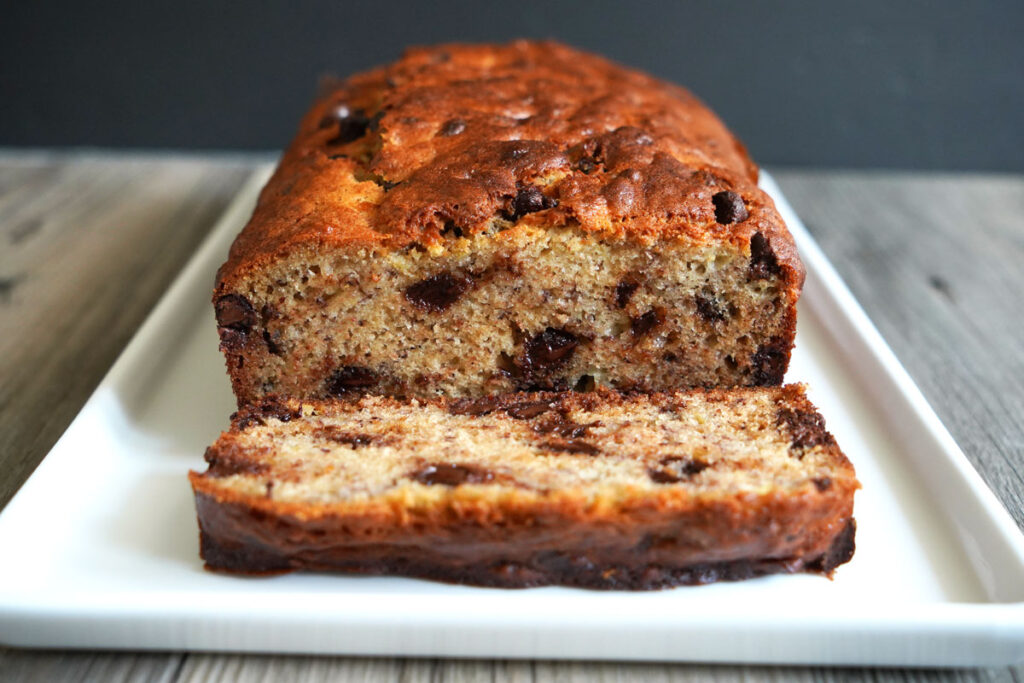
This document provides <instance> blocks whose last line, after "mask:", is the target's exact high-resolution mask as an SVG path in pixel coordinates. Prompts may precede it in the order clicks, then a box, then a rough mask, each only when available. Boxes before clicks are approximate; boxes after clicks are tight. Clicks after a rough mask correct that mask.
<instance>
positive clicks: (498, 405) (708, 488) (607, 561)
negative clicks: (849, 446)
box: [190, 385, 859, 590]
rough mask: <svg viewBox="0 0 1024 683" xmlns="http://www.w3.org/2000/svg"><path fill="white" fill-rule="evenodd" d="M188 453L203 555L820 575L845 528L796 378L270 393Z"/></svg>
mask: <svg viewBox="0 0 1024 683" xmlns="http://www.w3.org/2000/svg"><path fill="white" fill-rule="evenodd" d="M206 459H207V461H208V462H209V469H208V470H207V471H206V472H205V473H203V474H199V473H196V472H192V473H191V474H190V478H191V481H192V486H193V488H194V491H195V496H196V506H197V510H198V516H199V525H200V530H201V533H200V539H201V551H202V557H203V558H204V559H205V561H206V566H207V567H208V568H210V569H214V570H223V571H229V572H246V573H264V572H282V571H291V570H298V569H310V570H337V571H342V572H356V573H369V574H400V575H407V576H418V577H426V578H432V579H439V580H443V581H451V582H460V583H469V584H479V585H487V586H506V587H523V586H537V585H544V584H566V585H575V586H586V587H590V588H604V589H637V590H641V589H654V588H662V587H667V586H673V585H677V584H695V583H707V582H711V581H716V580H735V579H743V578H748V577H752V576H758V575H761V574H767V573H772V572H798V571H810V572H819V573H824V574H831V572H832V570H833V569H834V568H835V567H836V566H837V565H839V564H842V563H844V562H846V561H847V560H849V559H850V557H851V555H852V553H853V547H854V546H853V540H854V520H853V495H854V491H855V490H856V489H857V488H858V486H859V485H858V483H857V480H856V478H855V475H854V470H853V467H852V466H851V464H850V463H849V461H847V459H846V457H844V455H843V454H842V452H841V451H840V450H839V448H838V446H837V445H836V443H835V440H834V439H833V438H832V436H831V435H830V434H829V433H828V432H827V431H825V428H824V423H823V420H822V418H821V416H820V415H818V413H817V412H816V411H815V409H814V407H813V406H812V405H811V404H810V403H809V402H808V401H807V399H806V397H805V395H804V391H803V388H802V387H801V386H799V385H790V386H786V387H773V388H761V389H734V390H710V391H704V390H695V391H690V392H680V393H668V394H652V395H622V394H619V393H615V392H611V391H597V392H591V393H572V392H569V393H525V394H513V395H506V396H501V397H495V398H485V399H462V400H445V399H441V400H433V401H429V402H420V401H417V400H412V401H399V400H395V399H390V398H381V397H364V398H361V399H359V400H355V401H349V402H345V401H333V402H331V401H328V402H317V401H311V402H299V401H296V400H276V399H268V400H266V401H264V402H262V403H260V404H258V405H253V406H249V407H247V408H245V409H243V410H241V411H240V412H238V413H236V415H235V416H234V419H233V422H232V426H231V430H230V431H228V432H225V433H224V434H222V435H221V437H220V438H219V439H218V440H217V442H216V443H215V444H214V445H213V446H211V447H210V448H209V449H208V450H207V453H206Z"/></svg>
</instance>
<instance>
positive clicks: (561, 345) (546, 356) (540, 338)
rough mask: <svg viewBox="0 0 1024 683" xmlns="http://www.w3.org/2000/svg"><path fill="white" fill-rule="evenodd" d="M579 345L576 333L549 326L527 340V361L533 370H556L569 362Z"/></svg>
mask: <svg viewBox="0 0 1024 683" xmlns="http://www.w3.org/2000/svg"><path fill="white" fill-rule="evenodd" d="M577 346H579V341H577V339H576V335H574V334H572V333H570V332H566V331H565V330H559V329H556V328H554V327H549V328H547V329H545V330H544V331H543V332H541V333H540V334H537V335H535V336H533V337H532V338H531V339H530V340H529V341H527V342H526V363H527V365H528V366H529V368H530V370H531V371H539V370H555V369H557V368H560V367H562V366H563V365H565V364H567V363H568V362H569V360H570V359H571V358H572V355H573V351H575V349H576V347H577Z"/></svg>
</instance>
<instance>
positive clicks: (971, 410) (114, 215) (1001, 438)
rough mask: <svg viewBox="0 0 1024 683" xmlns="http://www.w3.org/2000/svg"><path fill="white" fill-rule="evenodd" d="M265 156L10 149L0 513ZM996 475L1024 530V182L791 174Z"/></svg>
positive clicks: (330, 665) (249, 661) (624, 668)
mask: <svg viewBox="0 0 1024 683" xmlns="http://www.w3.org/2000/svg"><path fill="white" fill-rule="evenodd" d="M251 167H252V163H251V161H248V160H245V159H239V158H227V159H225V158H213V157H210V158H195V157H193V158H185V157H176V158H172V157H146V156H138V155H136V156H125V155H121V156H111V155H94V154H87V155H82V154H74V155H59V154H27V155H26V154H13V155H12V154H3V155H0V245H2V247H0V330H2V331H3V332H4V334H2V335H0V377H2V378H3V382H2V384H0V507H2V506H3V505H4V504H5V503H6V502H7V500H9V499H10V497H11V496H12V495H13V493H14V492H15V491H16V490H17V488H18V487H19V486H20V485H21V483H22V482H23V481H24V480H25V478H27V476H28V475H29V473H30V472H31V470H32V469H34V467H35V466H36V465H37V464H38V462H39V460H40V459H41V458H42V457H43V455H44V454H45V453H46V452H47V450H48V449H49V448H50V447H51V446H52V444H53V443H54V442H55V441H56V439H57V438H58V437H59V436H60V434H61V433H62V432H63V430H64V429H65V427H66V426H67V425H68V424H69V423H70V421H71V419H72V418H73V417H74V415H75V414H76V413H77V411H78V410H79V409H80V408H81V406H82V404H83V403H84V402H85V399H86V398H87V397H88V395H89V393H90V392H91V391H92V389H93V388H94V387H95V386H96V384H97V383H98V382H99V381H100V379H102V377H103V374H104V373H105V372H106V370H107V369H108V368H109V367H110V365H111V364H112V363H113V361H114V359H115V358H116V357H117V354H118V353H119V352H120V350H121V348H123V346H124V345H125V343H127V341H128V339H130V338H131V335H132V333H133V332H134V331H135V329H136V328H137V327H138V325H139V324H140V323H141V321H142V320H143V319H144V317H145V315H146V313H147V312H148V311H149V310H150V309H151V307H152V306H153V305H154V304H155V302H156V301H157V299H158V298H159V296H160V294H161V293H162V292H163V291H164V290H165V288H166V287H167V285H168V284H169V282H170V281H171V279H172V278H173V277H174V275H175V273H176V272H177V271H178V270H179V269H180V268H181V266H182V265H183V264H184V263H185V261H186V260H187V258H188V256H189V255H190V254H191V253H192V251H193V250H194V249H195V247H196V245H197V244H198V242H199V241H200V240H201V238H202V237H203V235H204V234H205V233H206V231H207V230H208V229H209V228H210V227H211V226H212V225H213V223H214V221H215V220H216V218H217V217H218V215H219V214H220V212H221V211H222V210H223V209H224V208H225V207H226V205H227V203H228V202H229V201H230V200H231V197H232V195H233V193H234V192H235V191H236V190H237V188H238V187H239V186H240V184H241V183H242V182H243V180H244V178H245V177H246V175H247V172H248V170H249V169H250V168H251ZM775 175H776V178H777V179H778V180H779V181H780V184H781V185H782V187H783V189H784V191H785V192H786V194H787V196H788V197H789V199H790V201H791V202H792V204H793V205H794V207H795V208H796V210H797V212H798V213H799V214H800V215H801V217H802V218H803V219H804V220H805V221H806V223H807V224H808V227H809V228H810V230H811V232H812V233H814V235H815V237H816V238H817V239H818V241H819V242H820V244H821V246H822V248H823V249H824V250H825V252H826V253H827V254H828V255H829V257H830V258H831V259H832V262H833V263H834V264H835V265H836V267H837V269H838V270H839V271H840V273H841V274H842V276H843V277H844V279H845V280H846V282H847V283H848V284H849V285H850V287H851V289H852V290H853V292H854V294H855V296H857V298H858V299H859V300H860V302H861V303H862V305H863V306H864V308H865V309H866V310H867V312H868V314H869V315H870V316H871V318H872V320H874V322H875V324H876V325H878V327H879V329H880V330H881V332H882V334H883V336H884V337H885V338H886V340H887V341H888V342H889V343H890V344H891V345H892V347H893V349H894V350H895V352H896V355H897V356H898V357H899V358H900V360H901V361H902V362H903V363H904V364H905V365H906V367H907V369H908V370H909V371H910V374H911V375H912V376H913V378H914V379H915V381H917V382H918V384H919V385H920V386H921V388H922V390H923V391H924V393H925V395H926V396H927V398H928V400H929V401H931V403H932V405H933V406H934V407H935V409H936V411H937V412H938V413H939V415H940V417H941V418H942V420H943V421H944V422H945V423H946V425H947V426H948V427H949V428H950V431H952V433H953V435H954V437H955V438H956V439H957V441H958V443H959V444H960V445H961V446H962V447H963V449H964V451H965V452H966V453H967V455H968V457H969V458H970V459H971V461H972V462H973V463H974V464H975V466H976V467H977V468H978V470H979V471H980V472H981V474H982V476H983V477H984V478H985V480H986V482H987V483H988V484H989V485H990V486H991V487H992V488H993V490H994V491H995V492H996V494H997V495H998V497H999V498H1000V500H1001V501H1002V502H1003V504H1004V505H1006V506H1007V508H1008V509H1009V510H1010V512H1011V514H1012V515H1013V517H1014V519H1016V521H1017V523H1018V524H1019V525H1021V526H1022V527H1024V420H1022V419H1021V417H1022V416H1024V344H1022V342H1021V340H1022V339H1024V326H1022V324H1024V323H1022V321H1024V310H1022V308H1024V306H1022V303H1021V299H1022V294H1024V218H1022V217H1024V178H1021V177H1016V176H978V175H966V174H958V175H921V174H899V173H871V172H857V173H850V172H821V171H813V172H812V171H798V170H791V171H784V172H777V173H776V174H775ZM735 679H743V680H750V681H774V680H779V681H790V680H798V681H868V680H871V681H1017V682H1018V683H1021V681H1024V667H1017V668H1012V669H1011V668H1003V669H976V670H955V671H933V670H906V669H831V668H793V667H776V668H773V667H738V666H683V665H664V664H630V663H607V664H602V663H588V662H531V661H521V662H505V661H497V662H492V661H472V660H465V661H463V660H396V659H371V658H351V657H275V656H251V655H226V654H225V655H221V654H177V653H170V654H147V653H103V652H49V651H29V650H15V649H3V648H0V680H2V681H35V680H47V681H92V680H102V681H168V682H169V681H276V680H294V681H329V680H331V681H333V680H346V681H347V680H354V681H362V680H396V681H403V682H409V683H415V682H419V681H430V682H431V683H434V682H440V681H467V682H468V681H488V682H498V681H503V682H504V681H509V682H516V683H520V682H524V683H525V682H531V683H532V682H534V681H537V682H548V681H562V682H566V683H568V682H574V681H595V680H596V681H609V682H610V681H623V682H625V681H666V682H668V681H705V680H735Z"/></svg>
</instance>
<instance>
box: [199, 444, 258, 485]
mask: <svg viewBox="0 0 1024 683" xmlns="http://www.w3.org/2000/svg"><path fill="white" fill-rule="evenodd" d="M203 458H204V459H205V460H206V462H208V463H209V464H210V469H209V470H207V472H206V474H207V475H208V476H211V477H216V478H218V479H219V478H221V477H230V476H232V475H235V474H247V475H259V474H264V473H266V472H267V471H268V470H269V469H270V466H269V465H267V463H266V462H263V461H260V460H249V459H248V458H246V457H245V456H244V455H243V454H242V452H241V451H240V449H235V448H227V449H224V450H217V451H215V450H213V449H212V448H207V449H206V453H205V454H204V455H203Z"/></svg>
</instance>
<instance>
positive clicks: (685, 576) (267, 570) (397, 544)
mask: <svg viewBox="0 0 1024 683" xmlns="http://www.w3.org/2000/svg"><path fill="white" fill-rule="evenodd" d="M776 503H780V502H779V501H776ZM196 506H197V510H198V514H199V522H200V546H201V548H200V553H201V555H202V557H203V559H204V560H205V562H206V568H207V569H209V570H213V571H226V572H232V573H244V574H280V573H286V572H291V571H296V570H311V571H337V572H345V573H354V574H374V575H398V576H409V577H418V578H424V579H432V580H435V581H443V582H448V583H461V584H470V585H478V586H489V587H501V588H529V587H535V586H546V585H565V586H577V587H581V588H591V589H600V590H656V589H662V588H670V587H673V586H680V585H700V584H707V583H713V582H715V581H738V580H744V579H749V578H754V577H758V576H763V575H766V574H776V573H796V572H811V573H819V574H824V575H826V576H831V574H832V571H833V570H834V569H835V568H836V567H838V566H839V565H841V564H844V563H846V562H848V561H849V560H850V559H851V558H852V557H853V553H854V548H855V544H854V537H855V532H856V523H855V521H854V519H853V518H852V517H848V516H845V515H844V514H843V511H841V510H835V511H833V514H825V515H824V516H817V515H815V514H814V513H813V512H811V511H808V510H806V509H804V510H799V509H797V508H795V507H792V506H790V505H787V504H785V503H784V502H783V503H781V504H772V505H768V506H767V507H766V508H764V509H763V510H762V511H761V512H758V513H755V514H753V515H749V516H745V517H744V519H743V520H738V519H737V518H736V516H735V515H728V514H726V515H724V516H723V518H721V519H718V520H716V521H712V520H714V519H715V517H716V515H715V511H710V512H709V511H705V513H707V514H702V515H701V519H676V520H671V521H670V523H668V524H667V525H666V524H665V521H664V520H661V521H660V522H659V523H658V524H657V525H651V524H649V523H645V522H644V521H642V520H641V521H638V522H637V523H635V524H630V523H629V522H628V521H624V522H623V524H622V525H621V526H619V528H615V529H601V528H595V527H592V526H590V525H586V524H579V523H577V525H576V526H570V527H569V528H568V529H563V530H562V531H560V532H559V533H556V534H549V533H546V532H545V531H544V527H545V526H546V523H545V522H546V520H544V519H541V520H539V524H540V527H541V528H540V529H537V530H536V536H535V537H532V536H531V535H530V534H529V532H528V531H527V529H526V528H525V527H522V528H518V529H514V528H512V529H506V531H507V532H508V533H507V534H506V536H505V537H504V538H502V539H500V540H499V539H496V538H493V537H492V538H490V539H489V540H482V539H481V538H480V533H479V531H480V530H479V529H467V530H466V533H465V535H464V537H463V538H460V537H459V535H458V532H457V531H455V532H454V533H453V530H452V529H439V530H435V532H434V533H432V534H428V535H426V536H424V537H421V538H411V537H406V538H397V539H393V540H392V541H391V542H387V541H385V540H384V539H379V538H374V536H375V534H374V533H373V532H372V531H371V530H370V529H369V527H367V528H359V524H358V523H356V524H355V525H352V526H349V525H348V524H347V523H346V521H345V520H326V521H324V520H313V521H301V520H297V519H295V518H291V517H288V516H276V515H272V514H267V513H266V512H264V511H259V510H253V509H250V508H248V507H246V506H244V505H239V504H236V503H227V502H218V501H216V500H215V499H214V498H213V497H211V496H208V495H205V494H200V493H197V496H196ZM841 507H842V508H846V506H845V505H844V506H841ZM720 512H724V511H720ZM818 512H823V511H818ZM787 513H788V514H787ZM809 513H810V514H809ZM767 517H774V520H773V521H772V522H769V520H768V519H767ZM688 524H689V525H691V526H695V528H692V529H687V526H688ZM673 530H674V531H676V532H678V535H677V536H673V535H671V532H672V531H673ZM360 535H364V536H365V537H366V538H367V540H366V541H362V542H361V541H360V540H359V538H358V537H359V536H360ZM709 535H713V536H715V538H714V539H713V540H712V539H710V538H709ZM603 536H605V537H603ZM702 545H703V546H705V547H699V546H702ZM745 551H746V553H747V554H746V556H737V554H742V553H744V552H745ZM730 555H731V556H730ZM714 558H722V559H714ZM726 558H727V559H726Z"/></svg>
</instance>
